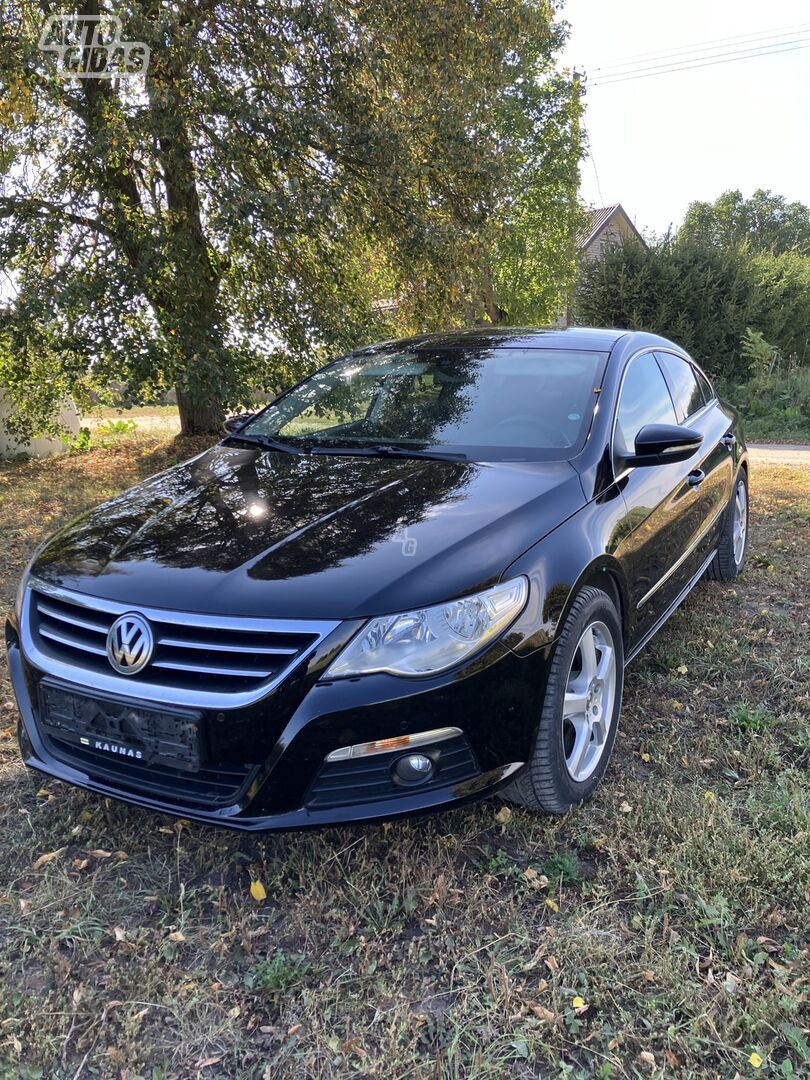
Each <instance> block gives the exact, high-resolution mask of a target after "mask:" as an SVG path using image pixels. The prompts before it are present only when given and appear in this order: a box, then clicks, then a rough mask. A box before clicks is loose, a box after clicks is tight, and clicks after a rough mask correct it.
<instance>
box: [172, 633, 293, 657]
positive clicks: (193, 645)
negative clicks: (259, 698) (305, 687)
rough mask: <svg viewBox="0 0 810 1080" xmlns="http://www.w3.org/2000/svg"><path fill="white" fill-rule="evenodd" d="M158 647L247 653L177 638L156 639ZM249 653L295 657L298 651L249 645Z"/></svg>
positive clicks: (241, 647)
mask: <svg viewBox="0 0 810 1080" xmlns="http://www.w3.org/2000/svg"><path fill="white" fill-rule="evenodd" d="M157 643H158V645H165V646H166V647H167V648H169V649H210V650H211V652H229V653H244V652H246V651H247V649H246V647H245V646H244V645H220V644H214V643H212V642H206V641H192V640H191V639H189V640H187V641H181V640H180V639H179V638H163V637H159V638H158V639H157ZM250 652H251V653H252V654H255V655H257V656H295V654H296V653H297V652H298V649H283V648H280V647H278V648H276V647H275V646H266V645H251V646H250Z"/></svg>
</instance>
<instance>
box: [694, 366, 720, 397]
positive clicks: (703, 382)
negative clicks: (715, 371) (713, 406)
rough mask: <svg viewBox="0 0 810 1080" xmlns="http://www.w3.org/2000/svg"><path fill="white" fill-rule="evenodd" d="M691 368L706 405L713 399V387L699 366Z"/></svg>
mask: <svg viewBox="0 0 810 1080" xmlns="http://www.w3.org/2000/svg"><path fill="white" fill-rule="evenodd" d="M692 370H693V371H694V373H695V375H696V376H697V381H698V382H699V383H700V389H701V390H702V391H703V400H704V401H705V402H706V404H707V405H708V403H709V402H710V401H714V396H715V395H714V387H713V386H712V384H711V383H710V382H709V380H708V379H707V378H706V376H705V375H704V374H703V372H702V371H701V370H700V369H699V368H693V369H692Z"/></svg>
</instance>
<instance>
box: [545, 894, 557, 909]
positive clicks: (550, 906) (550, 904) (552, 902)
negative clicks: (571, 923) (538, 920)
mask: <svg viewBox="0 0 810 1080" xmlns="http://www.w3.org/2000/svg"><path fill="white" fill-rule="evenodd" d="M546 907H547V908H548V909H549V911H559V910H560V905H559V904H558V903H557V901H556V900H552V899H551V897H550V896H547V897H546Z"/></svg>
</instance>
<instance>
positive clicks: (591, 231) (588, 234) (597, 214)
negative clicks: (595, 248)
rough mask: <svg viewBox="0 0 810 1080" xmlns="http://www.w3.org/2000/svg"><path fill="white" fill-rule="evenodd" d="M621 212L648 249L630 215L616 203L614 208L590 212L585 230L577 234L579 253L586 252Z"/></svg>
mask: <svg viewBox="0 0 810 1080" xmlns="http://www.w3.org/2000/svg"><path fill="white" fill-rule="evenodd" d="M619 211H621V213H622V215H623V216H624V219H625V221H626V222H627V224H628V225H629V226H630V228H631V229H632V230H633V232H634V233H635V234H636V237H637V238H638V240H639V241H640V243H642V244H644V246H645V247H646V246H647V245H646V243H645V242H644V237H643V236H642V235H641V233H640V232H639V231H638V229H637V228H636V227H635V225H634V224H633V222H632V221H631V220H630V215H629V214H628V213H627V211H626V210H625V209H624V207H623V206H622V204H621V203H614V204H613V206H599V207H595V208H594V209H593V210H589V211H588V223H587V224H586V226H585V228H584V229H582V230H581V231H580V232H579V233H577V251H584V250H585V248H586V247H587V246H588V244H590V243H591V241H592V240H593V239H595V237H596V236H598V235H599V233H600V232H601V231H602V229H604V227H605V226H606V225H607V223H608V222H609V221H610V220H611V218H612V217H614V215H615V214H617V213H619Z"/></svg>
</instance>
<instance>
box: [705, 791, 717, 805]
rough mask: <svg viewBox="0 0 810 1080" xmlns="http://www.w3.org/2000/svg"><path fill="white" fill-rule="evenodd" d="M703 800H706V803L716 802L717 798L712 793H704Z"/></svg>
mask: <svg viewBox="0 0 810 1080" xmlns="http://www.w3.org/2000/svg"><path fill="white" fill-rule="evenodd" d="M703 798H704V799H705V800H706V802H717V796H716V795H715V793H714V792H713V791H704V792H703Z"/></svg>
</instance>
